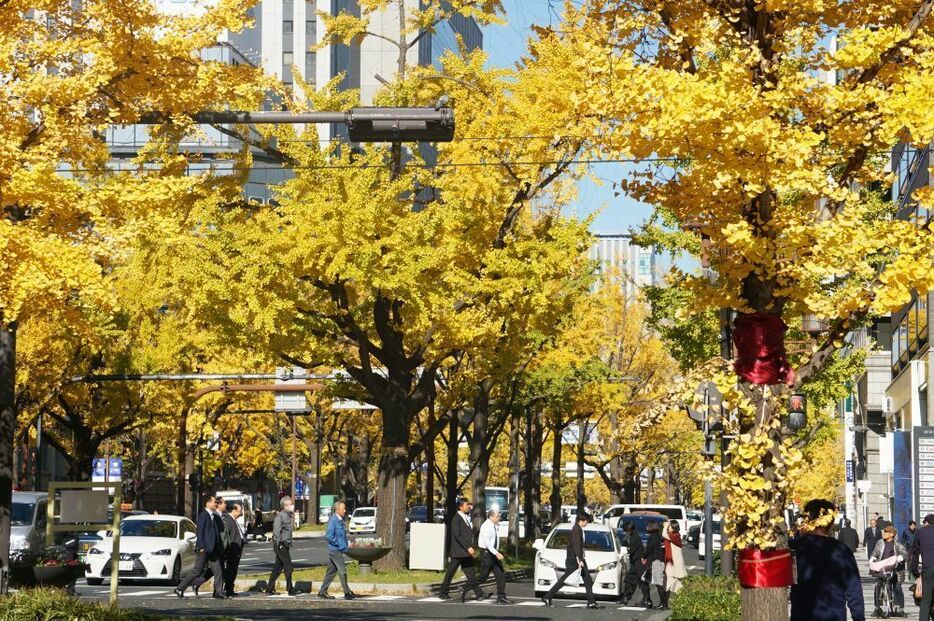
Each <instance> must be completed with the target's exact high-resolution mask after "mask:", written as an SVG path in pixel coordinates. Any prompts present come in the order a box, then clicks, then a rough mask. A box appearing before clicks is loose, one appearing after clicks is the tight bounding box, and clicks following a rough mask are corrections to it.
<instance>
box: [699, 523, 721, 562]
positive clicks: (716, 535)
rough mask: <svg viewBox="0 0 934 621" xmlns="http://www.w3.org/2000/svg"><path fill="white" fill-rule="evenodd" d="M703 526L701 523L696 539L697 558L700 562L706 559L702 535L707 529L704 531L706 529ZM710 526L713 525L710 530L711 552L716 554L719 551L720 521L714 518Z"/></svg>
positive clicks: (705, 548) (705, 547)
mask: <svg viewBox="0 0 934 621" xmlns="http://www.w3.org/2000/svg"><path fill="white" fill-rule="evenodd" d="M704 524H705V522H701V525H700V533H699V534H698V538H697V557H698V558H699V559H700V560H704V559H705V558H706V557H707V546H706V544H705V543H704V541H705V539H704V536H705V535H704V533H705V532H706V531H707V529H706V527H705V526H704ZM712 524H713V529H712V530H713V546H712V548H713V551H714V552H717V551H719V550H720V525H721V521H720V520H718V519H717V518H714V520H713V522H712Z"/></svg>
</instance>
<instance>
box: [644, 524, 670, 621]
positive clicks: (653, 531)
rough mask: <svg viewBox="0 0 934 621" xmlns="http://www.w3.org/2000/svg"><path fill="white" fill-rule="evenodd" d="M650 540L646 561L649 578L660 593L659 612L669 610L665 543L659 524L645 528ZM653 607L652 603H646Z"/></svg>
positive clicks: (646, 543) (646, 546) (646, 551)
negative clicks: (666, 587) (666, 588)
mask: <svg viewBox="0 0 934 621" xmlns="http://www.w3.org/2000/svg"><path fill="white" fill-rule="evenodd" d="M645 530H646V532H648V533H649V540H648V541H646V542H645V560H646V569H647V572H646V574H647V577H648V578H649V582H650V584H651V585H652V586H654V587H655V590H656V592H657V593H658V600H659V601H658V606H656V607H655V608H656V609H658V610H668V591H666V590H665V543H664V540H663V539H662V534H661V528H660V527H659V523H658V522H649V523H648V524H646V526H645ZM646 603H647V604H648V607H651V604H652V601H651V600H649V601H648V602H646Z"/></svg>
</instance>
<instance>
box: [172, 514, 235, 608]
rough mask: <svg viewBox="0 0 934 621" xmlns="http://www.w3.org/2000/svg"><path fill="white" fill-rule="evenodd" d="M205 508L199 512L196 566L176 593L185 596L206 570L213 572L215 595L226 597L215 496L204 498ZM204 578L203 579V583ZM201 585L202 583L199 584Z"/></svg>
mask: <svg viewBox="0 0 934 621" xmlns="http://www.w3.org/2000/svg"><path fill="white" fill-rule="evenodd" d="M203 506H204V510H203V511H202V512H201V513H200V514H198V525H197V538H196V539H195V552H196V556H195V566H194V567H192V569H191V571H190V572H188V573H187V574H185V577H184V578H183V579H182V581H181V582H180V583H179V585H178V586H177V587H176V588H175V594H176V595H177V596H178V597H185V589H187V588H188V587H189V586H191V585H192V584H193V583H194V582H195V581H196V580H201V579H202V578H203V576H204V572H205V570H208V571H210V572H211V574H212V575H213V576H215V579H214V597H216V598H218V599H226V597H227V596H226V595H224V578H223V576H224V571H223V569H222V568H221V561H220V558H221V542H220V534H219V533H218V532H217V525H216V523H215V522H214V510H215V509H216V507H217V504H216V502H215V498H214V496H206V497H205V499H204V503H203ZM203 582H204V580H201V583H203ZM198 586H200V584H199V585H198ZM194 588H195V596H197V595H198V587H197V586H196V587H194Z"/></svg>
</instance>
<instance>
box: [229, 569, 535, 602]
mask: <svg viewBox="0 0 934 621" xmlns="http://www.w3.org/2000/svg"><path fill="white" fill-rule="evenodd" d="M531 577H532V569H518V570H513V571H507V572H506V582H516V581H518V580H524V579H527V578H531ZM282 581H283V578H279V580H278V581H277V584H279V583H281V582H282ZM466 583H467V581H466V580H458V581H456V582H451V591H457V590H458V589H460V588H461V587H462V586H464V585H465V584H466ZM492 584H495V580H494V579H493V578H492V577H491V578H490V579H489V580H487V581H486V582H484V583H483V585H492ZM234 585H235V587H236V588H237V589H238V590H244V591H260V590H262V589H264V588H266V580H263V579H259V580H237V581H236V582H235V583H234ZM294 586H295V588H296V589H297V590H298V591H300V592H302V593H311V592H312V587H313V586H314V585H313V583H312V582H311V581H309V580H298V581H296V582H295V585H294ZM348 586H350V590H351V591H353V592H354V593H360V594H366V595H425V596H429V595H434V594H436V593H437V592H438V588H439V587H440V586H441V583H440V582H435V583H422V584H407V583H393V582H386V583H379V584H377V583H372V582H351V583H349V585H348Z"/></svg>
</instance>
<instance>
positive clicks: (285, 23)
mask: <svg viewBox="0 0 934 621" xmlns="http://www.w3.org/2000/svg"><path fill="white" fill-rule="evenodd" d="M292 29H293V26H292V20H291V19H284V20H282V34H292Z"/></svg>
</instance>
